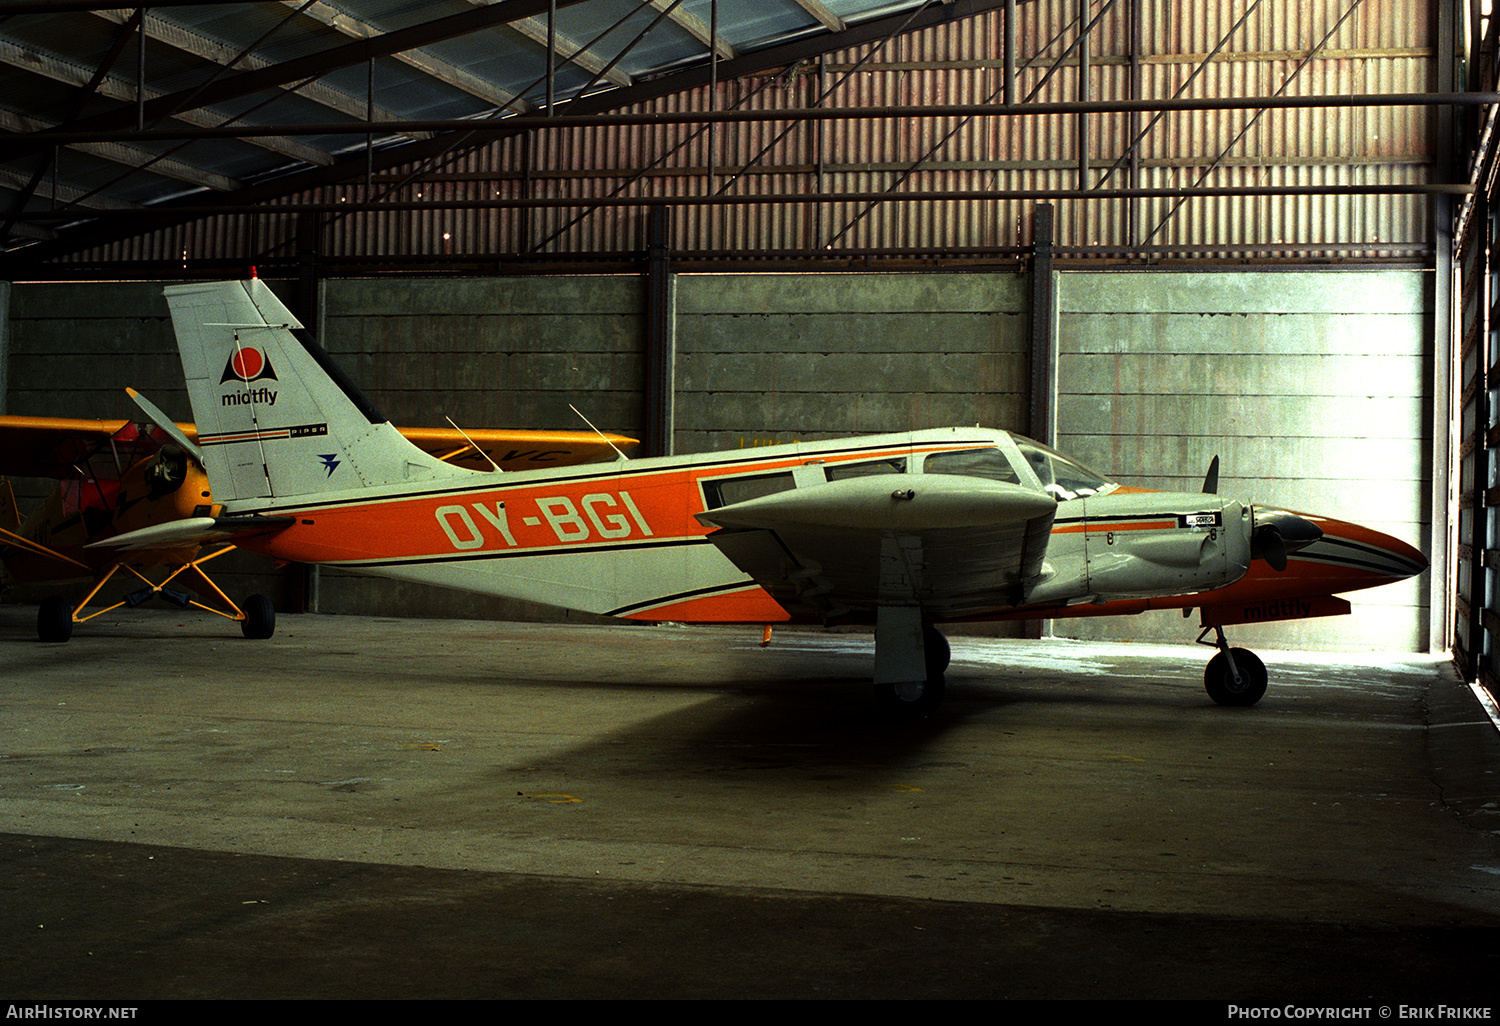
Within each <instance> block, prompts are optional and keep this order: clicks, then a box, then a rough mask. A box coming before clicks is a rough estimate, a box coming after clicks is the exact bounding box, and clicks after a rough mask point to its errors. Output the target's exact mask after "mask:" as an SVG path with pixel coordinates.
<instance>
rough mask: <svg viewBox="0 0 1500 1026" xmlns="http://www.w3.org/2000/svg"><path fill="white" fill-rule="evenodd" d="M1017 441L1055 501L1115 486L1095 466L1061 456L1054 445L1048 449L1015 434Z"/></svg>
mask: <svg viewBox="0 0 1500 1026" xmlns="http://www.w3.org/2000/svg"><path fill="white" fill-rule="evenodd" d="M1016 445H1017V447H1019V448H1020V450H1021V455H1022V456H1024V457H1026V462H1028V463H1030V464H1031V469H1032V470H1034V471H1036V476H1037V479H1038V480H1040V481H1041V482H1042V487H1043V488H1044V489H1046V490H1047V492H1048V493H1049V494H1051V495H1052V497H1053V498H1055V499H1056V500H1057V501H1058V502H1063V501H1065V500H1067V499H1080V498H1083V497H1084V496H1087V495H1097V494H1099V493H1101V492H1109V491H1113V490H1114V488H1115V485H1114V482H1112V481H1110V480H1109V479H1108V478H1106V477H1105V476H1104V475H1103V474H1101V473H1099V472H1098V471H1097V470H1092V469H1090V468H1088V467H1085V466H1084V465H1083V464H1082V463H1079V462H1078V461H1077V460H1074V459H1070V458H1069V457H1067V456H1064V455H1063V454H1062V453H1060V452H1058V451H1057V450H1056V449H1049V448H1047V446H1045V445H1042V444H1041V443H1040V442H1033V441H1031V440H1030V439H1026V438H1017V439H1016Z"/></svg>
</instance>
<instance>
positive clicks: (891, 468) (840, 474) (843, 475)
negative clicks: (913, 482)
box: [823, 456, 906, 481]
mask: <svg viewBox="0 0 1500 1026" xmlns="http://www.w3.org/2000/svg"><path fill="white" fill-rule="evenodd" d="M823 472H824V473H825V474H826V475H827V476H828V480H830V481H847V480H849V479H850V478H855V477H872V476H874V475H875V474H904V473H906V457H905V456H896V457H892V458H890V459H884V460H864V461H861V462H859V463H829V464H827V465H826V466H824V468H823Z"/></svg>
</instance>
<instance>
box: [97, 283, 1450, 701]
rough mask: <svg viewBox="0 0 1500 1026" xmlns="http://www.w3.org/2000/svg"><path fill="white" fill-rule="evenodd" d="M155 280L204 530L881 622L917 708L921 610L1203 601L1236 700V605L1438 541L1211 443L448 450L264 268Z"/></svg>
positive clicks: (1241, 653)
mask: <svg viewBox="0 0 1500 1026" xmlns="http://www.w3.org/2000/svg"><path fill="white" fill-rule="evenodd" d="M166 295H167V300H168V303H169V305H170V307H171V310H172V319H173V324H174V327H175V329H176V332H177V338H178V344H179V348H180V350H181V354H182V362H183V368H184V370H185V372H186V376H187V383H188V391H189V394H190V397H191V400H192V404H193V412H194V416H195V418H196V420H197V424H198V431H199V434H198V444H199V446H200V447H201V450H202V453H203V462H204V466H205V468H206V470H207V473H208V477H209V480H210V481H211V482H212V486H213V495H214V499H215V501H216V502H219V503H222V504H223V512H222V515H220V516H218V517H212V518H209V517H204V518H195V522H196V524H197V526H198V527H200V528H201V529H203V530H212V531H218V532H233V533H236V534H238V535H242V536H243V537H244V541H243V542H242V544H243V545H244V547H246V548H250V549H254V550H257V551H261V552H265V553H267V554H268V555H271V556H273V557H275V558H277V559H283V560H295V561H302V562H307V563H320V564H327V565H331V566H338V567H342V568H344V569H348V570H353V571H359V572H364V573H369V574H376V575H382V576H386V577H393V578H399V579H403V580H412V581H421V582H425V583H429V584H437V585H442V586H447V587H452V588H460V589H467V590H471V591H476V592H483V593H487V594H494V595H503V596H510V597H514V598H519V599H526V600H531V601H535V602H542V603H548V604H552V605H556V606H563V607H568V608H571V609H578V610H586V611H589V612H593V613H603V614H608V615H612V616H616V617H622V618H625V619H629V620H644V621H675V622H688V623H750V624H764V625H768V626H769V625H771V624H779V623H814V624H825V625H831V624H846V623H856V624H872V625H874V627H875V674H874V676H875V681H876V685H877V692H878V693H879V694H880V695H881V696H882V698H883V700H884V701H886V702H888V703H889V704H890V705H891V706H892V707H893V708H895V709H898V710H901V711H903V712H907V713H915V714H918V715H920V714H925V713H927V712H929V711H930V710H931V709H933V708H934V707H935V706H936V705H937V703H938V702H939V701H940V700H941V698H942V696H943V691H944V670H945V669H946V666H947V662H948V645H947V642H946V641H945V640H944V639H943V636H942V635H941V634H940V633H939V631H938V630H937V628H936V625H939V624H942V623H945V622H955V621H971V620H1002V619H1022V618H1026V619H1031V618H1056V617H1069V616H1081V615H1090V616H1091V615H1101V614H1129V613H1139V612H1142V611H1144V610H1147V609H1160V608H1178V609H1189V608H1195V607H1196V608H1199V609H1200V610H1201V611H1202V626H1203V632H1202V634H1200V635H1199V639H1200V640H1202V638H1204V637H1205V636H1207V634H1208V632H1209V631H1210V630H1212V631H1214V632H1215V636H1216V638H1215V641H1214V642H1213V644H1215V645H1216V647H1217V648H1218V649H1219V653H1218V654H1217V655H1216V656H1215V657H1214V658H1213V660H1212V661H1211V662H1210V663H1209V665H1208V669H1207V671H1206V673H1205V684H1206V686H1207V689H1208V692H1209V694H1210V695H1211V696H1212V697H1213V699H1214V701H1216V702H1219V703H1221V704H1225V705H1251V704H1253V703H1255V702H1256V701H1258V700H1259V699H1260V697H1261V695H1262V694H1263V693H1264V691H1265V687H1266V670H1265V667H1264V665H1263V664H1262V663H1261V661H1260V660H1259V659H1258V658H1256V657H1255V656H1254V654H1253V653H1251V652H1249V651H1247V650H1245V649H1241V648H1230V646H1229V644H1228V643H1227V641H1226V640H1225V638H1224V632H1223V628H1224V627H1225V626H1227V625H1230V624H1236V623H1243V622H1248V621H1264V620H1276V619H1291V618H1300V617H1308V616H1326V615H1330V614H1334V613H1346V612H1348V611H1349V609H1350V606H1349V603H1348V602H1347V601H1345V600H1343V599H1341V598H1338V597H1336V596H1337V595H1338V594H1339V593H1341V592H1346V591H1351V590H1354V589H1357V588H1368V587H1372V586H1375V585H1380V584H1385V583H1389V582H1392V581H1399V580H1402V579H1404V578H1407V577H1411V576H1412V575H1414V574H1417V573H1420V572H1421V571H1422V570H1423V569H1424V568H1425V567H1426V565H1427V561H1426V560H1425V559H1424V558H1423V556H1422V555H1421V553H1419V552H1418V551H1417V550H1416V549H1414V548H1412V547H1411V546H1409V545H1407V544H1405V543H1403V542H1400V541H1397V540H1396V539H1394V538H1390V537H1387V536H1386V535H1383V534H1379V533H1377V532H1375V531H1371V530H1368V529H1366V528H1363V527H1359V526H1357V525H1354V524H1347V523H1341V522H1339V521H1336V520H1329V519H1325V518H1322V517H1315V516H1305V515H1299V514H1295V513H1291V512H1288V511H1285V510H1280V509H1274V508H1271V507H1268V506H1262V505H1252V504H1250V503H1248V502H1242V501H1240V500H1237V499H1224V498H1220V497H1219V496H1217V495H1216V494H1214V493H1215V492H1216V491H1217V486H1216V479H1217V469H1216V467H1217V460H1216V461H1215V469H1212V470H1211V471H1210V473H1209V480H1208V481H1207V482H1205V488H1204V491H1203V492H1201V493H1176V492H1147V491H1141V490H1136V489H1129V488H1123V487H1121V486H1120V485H1119V484H1117V483H1115V482H1112V481H1110V480H1109V479H1108V478H1106V477H1104V476H1103V475H1101V474H1098V473H1096V472H1094V471H1092V470H1089V469H1088V468H1086V467H1083V466H1081V465H1080V464H1078V463H1077V462H1075V461H1073V460H1071V459H1069V458H1067V457H1065V456H1063V455H1061V454H1060V453H1057V452H1055V451H1053V450H1051V449H1049V448H1047V447H1045V446H1042V445H1039V444H1037V443H1036V442H1033V441H1030V440H1029V439H1026V438H1023V437H1020V436H1018V435H1013V434H1011V433H1009V432H1006V431H996V430H984V429H981V428H943V429H937V430H930V431H918V432H913V433H909V434H888V435H875V436H869V437H860V438H847V439H842V440H838V441H819V442H801V443H795V444H790V445H779V446H772V447H768V448H756V449H748V450H736V451H731V452H721V453H712V454H701V455H690V456H673V457H663V458H651V459H637V460H628V461H627V460H624V459H623V458H622V459H620V460H616V461H615V462H612V463H608V464H597V465H592V466H579V467H569V468H561V469H538V470H525V471H519V472H514V473H510V472H496V471H494V470H488V471H485V470H472V469H464V468H459V467H455V466H453V465H452V464H450V463H445V462H442V461H440V460H438V459H435V458H433V457H431V456H429V455H428V454H426V453H424V452H422V451H421V450H420V449H418V448H417V447H415V446H413V445H412V444H411V443H409V442H408V441H407V440H406V439H404V438H402V437H401V434H400V433H399V432H398V431H397V430H396V429H395V428H394V427H392V426H391V425H389V424H388V423H386V422H385V421H384V420H383V419H382V418H380V417H379V416H378V415H377V414H375V413H374V412H373V411H372V410H371V408H370V406H369V404H368V403H367V402H366V401H365V400H364V399H363V397H362V396H361V395H360V393H359V392H358V390H357V389H356V388H355V387H354V386H353V385H352V384H351V383H350V382H349V381H348V380H347V379H346V378H345V377H344V376H343V375H341V374H339V373H338V372H337V371H336V369H335V368H333V367H332V365H331V364H330V362H329V360H328V359H327V357H326V355H325V354H323V352H322V351H321V350H320V349H318V348H317V347H316V345H315V344H313V343H312V340H311V339H310V338H309V337H308V336H307V333H306V332H305V331H304V330H303V329H302V327H301V325H299V324H298V323H297V322H296V320H295V319H294V318H293V317H292V315H291V314H290V313H289V312H288V311H287V310H286V308H285V307H284V306H282V304H281V303H280V302H278V301H277V299H276V298H275V296H274V295H273V294H272V293H271V292H270V290H269V289H268V288H267V287H266V286H265V285H264V284H263V283H261V282H260V281H258V280H251V281H244V282H223V283H214V284H186V285H174V286H169V287H168V288H167V289H166ZM251 369H257V374H256V375H251V374H250V373H247V372H248V371H250V370H251ZM191 523H194V521H188V522H185V525H186V524H191ZM148 531H149V529H148ZM136 534H137V535H143V536H144V537H143V538H142V539H133V538H132V537H131V535H128V534H127V535H125V536H124V537H122V538H119V539H116V541H117V542H122V543H126V544H130V543H133V542H134V541H136V540H145V541H149V540H150V538H149V534H147V533H146V532H136Z"/></svg>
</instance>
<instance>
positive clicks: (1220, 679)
mask: <svg viewBox="0 0 1500 1026" xmlns="http://www.w3.org/2000/svg"><path fill="white" fill-rule="evenodd" d="M1230 652H1232V653H1233V654H1234V665H1235V666H1237V667H1239V671H1240V683H1239V685H1238V686H1236V685H1235V683H1234V675H1233V674H1232V673H1231V672H1230V670H1229V660H1228V659H1226V658H1225V657H1224V653H1223V652H1220V653H1219V654H1218V655H1216V656H1214V657H1213V658H1212V659H1210V660H1209V661H1208V667H1207V668H1206V669H1204V671H1203V687H1204V688H1205V689H1206V690H1207V691H1208V696H1209V697H1210V698H1212V699H1213V700H1214V701H1215V702H1217V703H1218V704H1219V705H1226V706H1234V707H1240V708H1244V707H1247V706H1252V705H1254V704H1255V703H1256V702H1259V701H1260V699H1261V696H1262V695H1264V694H1265V693H1266V664H1265V663H1263V662H1261V661H1260V657H1259V656H1258V655H1256V654H1255V653H1254V652H1252V651H1250V650H1249V649H1248V648H1232V649H1230Z"/></svg>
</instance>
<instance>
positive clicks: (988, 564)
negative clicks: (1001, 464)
mask: <svg viewBox="0 0 1500 1026" xmlns="http://www.w3.org/2000/svg"><path fill="white" fill-rule="evenodd" d="M1056 509H1057V503H1056V500H1054V499H1053V498H1052V497H1051V496H1050V495H1046V494H1042V493H1039V492H1036V491H1033V490H1031V489H1028V488H1024V487H1022V486H1020V485H1015V484H1009V483H1007V482H1002V481H991V480H986V479H983V478H976V477H960V476H947V475H936V474H932V475H927V474H923V475H916V476H912V475H905V474H880V475H874V476H870V477H862V478H854V479H849V480H844V481H832V482H829V483H827V484H820V485H814V486H812V487H809V488H796V489H792V490H790V491H784V492H777V493H775V494H773V495H766V496H762V497H759V498H755V499H749V500H746V501H744V502H738V503H734V504H732V505H728V506H722V507H720V508H718V509H712V510H708V511H707V512H704V513H701V514H698V520H699V522H700V523H702V524H704V525H705V526H709V527H717V528H718V530H716V531H714V532H713V533H711V534H710V535H709V536H708V538H709V541H711V542H713V543H714V545H716V546H718V548H719V550H720V551H722V552H723V553H724V554H725V555H726V556H727V557H728V558H729V559H730V561H731V562H733V563H734V564H735V565H736V566H737V567H739V568H740V569H741V570H742V571H744V572H745V573H747V574H749V575H750V576H751V577H752V578H754V580H755V582H756V583H757V584H759V585H760V586H761V587H762V588H764V589H765V590H766V591H767V592H769V593H770V595H771V597H772V598H774V599H776V601H777V602H778V603H780V604H781V606H782V607H783V608H785V609H786V610H787V612H789V613H791V614H792V615H793V616H798V617H815V618H820V619H824V620H830V619H834V618H836V617H840V616H843V615H846V614H849V613H858V612H868V611H870V610H874V609H876V608H878V607H879V606H883V605H887V606H888V605H902V606H919V607H921V609H922V610H923V612H924V614H926V615H929V616H957V615H963V614H965V613H972V612H979V611H982V610H993V609H995V608H997V607H1001V606H1006V605H1014V604H1017V603H1019V601H1020V596H1021V591H1022V589H1023V587H1024V586H1025V585H1026V584H1027V583H1028V582H1030V581H1032V580H1034V579H1035V578H1036V577H1037V576H1038V575H1039V574H1040V573H1041V569H1042V559H1043V557H1044V556H1045V555H1046V551H1047V540H1048V538H1049V536H1050V533H1051V530H1052V518H1053V516H1054V515H1055V513H1056Z"/></svg>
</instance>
